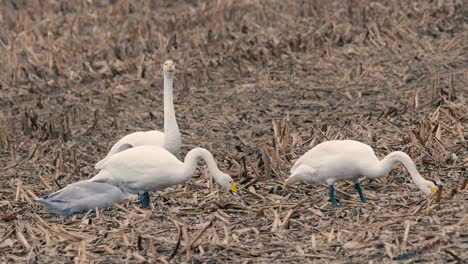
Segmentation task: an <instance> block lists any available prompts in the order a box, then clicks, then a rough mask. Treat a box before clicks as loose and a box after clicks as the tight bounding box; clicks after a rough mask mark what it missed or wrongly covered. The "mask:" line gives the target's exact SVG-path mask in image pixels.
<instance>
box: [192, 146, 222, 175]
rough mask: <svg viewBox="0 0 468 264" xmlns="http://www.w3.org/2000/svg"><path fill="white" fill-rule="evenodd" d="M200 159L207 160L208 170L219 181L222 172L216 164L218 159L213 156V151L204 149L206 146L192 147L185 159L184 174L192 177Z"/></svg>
mask: <svg viewBox="0 0 468 264" xmlns="http://www.w3.org/2000/svg"><path fill="white" fill-rule="evenodd" d="M199 160H203V161H205V163H206V165H207V166H208V170H209V171H210V174H211V175H212V176H213V178H214V179H215V181H217V182H219V177H220V175H221V174H222V172H221V171H220V170H219V169H218V166H217V165H216V161H215V159H214V158H213V155H211V153H210V152H209V151H208V150H206V149H204V148H195V149H192V150H191V151H189V152H188V153H187V156H185V159H184V175H185V177H187V178H191V177H192V176H193V173H194V172H195V169H196V168H197V164H198V161H199Z"/></svg>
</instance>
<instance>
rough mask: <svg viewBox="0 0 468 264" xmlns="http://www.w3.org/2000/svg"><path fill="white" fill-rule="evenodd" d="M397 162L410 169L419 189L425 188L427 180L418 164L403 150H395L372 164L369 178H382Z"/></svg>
mask: <svg viewBox="0 0 468 264" xmlns="http://www.w3.org/2000/svg"><path fill="white" fill-rule="evenodd" d="M396 162H400V163H401V164H403V166H405V168H406V170H408V172H409V174H410V175H411V178H413V181H414V183H415V184H416V186H418V188H419V189H421V190H423V184H424V182H426V180H425V179H424V178H423V177H421V175H420V174H419V172H418V170H417V169H416V165H414V162H413V160H412V159H411V158H410V157H409V156H408V155H407V154H406V153H404V152H401V151H394V152H392V153H390V154H388V155H387V156H385V158H384V159H383V160H381V161H378V162H376V163H375V165H371V166H370V167H369V168H368V171H367V175H365V176H366V177H368V178H381V177H384V176H385V175H387V174H388V172H389V171H390V170H391V169H392V165H393V164H395V163H396Z"/></svg>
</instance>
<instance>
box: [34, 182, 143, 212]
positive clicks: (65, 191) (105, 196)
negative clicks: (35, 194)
mask: <svg viewBox="0 0 468 264" xmlns="http://www.w3.org/2000/svg"><path fill="white" fill-rule="evenodd" d="M134 196H135V195H133V194H129V193H125V192H123V191H122V190H121V189H120V188H118V187H115V186H113V185H110V184H106V183H99V182H89V181H79V182H75V183H72V184H69V185H68V186H66V187H65V188H62V189H60V190H58V191H56V192H53V193H51V194H49V195H48V196H46V197H44V198H39V199H37V201H38V202H39V203H40V204H42V205H43V206H45V207H46V208H48V209H49V210H51V211H52V212H53V213H55V214H56V215H73V214H77V213H82V212H86V211H88V210H89V209H94V208H108V207H111V206H112V205H113V204H114V203H119V202H121V201H123V200H125V199H128V198H132V197H134Z"/></svg>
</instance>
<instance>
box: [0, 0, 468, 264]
mask: <svg viewBox="0 0 468 264" xmlns="http://www.w3.org/2000/svg"><path fill="white" fill-rule="evenodd" d="M76 2H77V3H76V4H75V5H74V4H72V3H71V2H69V1H65V0H55V1H52V0H51V1H35V0H33V1H2V2H1V4H0V5H1V6H0V24H1V27H0V42H1V45H0V95H1V96H0V125H1V127H0V128H1V129H0V167H1V173H0V177H1V178H0V218H1V221H0V262H2V263H12V262H28V263H29V262H39V263H51V262H57V263H72V262H75V263H88V262H91V263H109V262H114V263H122V262H144V261H148V262H149V261H157V262H163V263H165V262H169V261H171V262H182V261H189V262H191V263H286V262H296V263H305V262H314V263H315V262H317V263H344V262H346V263H367V262H369V263H370V262H372V263H382V262H384V263H386V262H392V261H401V262H404V263H409V262H427V263H430V262H438V263H462V262H465V261H466V259H467V258H468V250H467V247H468V219H467V216H466V201H467V197H468V193H467V187H466V185H467V169H466V168H467V165H468V157H467V153H468V150H467V142H466V138H467V135H468V131H467V129H468V122H467V120H468V104H467V97H468V41H466V40H467V39H468V5H467V4H466V2H465V1H459V0H453V1H451V0H447V1H409V0H408V1H406V0H403V1H390V0H389V1H367V0H348V1H338V0H337V1H325V0H322V1H318V0H317V1H280V0H271V1H264V0H257V1H247V0H243V1H200V2H196V1H151V3H150V4H149V3H146V2H145V4H141V3H140V1H128V0H118V1H105V0H96V1H76ZM78 2H79V3H78ZM109 2H110V3H109ZM166 59H172V60H174V61H175V63H176V75H175V89H174V90H175V91H174V92H175V107H176V113H177V119H178V123H179V126H180V129H181V132H182V140H183V154H182V155H181V157H184V154H185V153H186V152H187V151H188V150H190V149H192V148H193V147H195V146H201V147H205V148H207V149H209V150H211V151H212V153H213V154H214V155H215V157H216V159H217V160H218V163H219V165H220V167H221V168H222V169H223V170H224V171H227V172H229V173H230V174H231V175H232V176H233V178H234V179H235V181H236V182H237V183H238V185H239V187H240V191H239V195H231V194H229V193H223V192H219V191H218V187H217V186H216V184H213V183H212V182H211V181H210V180H209V176H208V173H204V170H203V169H200V170H199V172H198V173H197V174H196V176H195V177H194V179H192V180H191V181H190V182H189V183H188V184H186V185H184V186H177V187H174V188H169V189H167V190H165V191H163V192H161V193H157V194H156V193H153V194H151V195H152V199H153V204H152V209H151V210H148V211H145V210H141V209H139V208H138V203H137V201H127V202H125V203H122V204H120V205H116V206H114V207H113V208H112V209H111V210H102V211H98V212H97V213H95V212H94V211H93V212H89V213H87V214H83V215H77V216H74V217H69V218H63V217H56V216H54V215H53V214H51V213H50V212H49V211H47V210H46V209H45V208H43V207H41V206H40V205H38V204H36V203H35V202H34V197H35V196H38V197H41V196H44V195H46V194H48V193H50V192H52V191H54V190H57V189H58V188H59V186H62V187H63V186H65V185H67V184H69V183H73V182H76V181H79V180H83V179H87V178H89V177H91V176H92V175H94V174H95V173H96V171H95V170H94V168H93V165H94V164H95V163H96V162H97V161H98V160H99V159H100V158H102V157H104V156H105V154H106V152H107V150H108V149H109V147H110V146H111V145H112V144H113V143H114V142H115V141H116V140H117V139H119V138H120V137H121V136H123V135H125V134H128V133H130V132H134V131H138V130H150V129H153V128H158V129H162V121H163V107H162V71H161V65H162V62H163V61H164V60H166ZM344 138H348V139H356V140H360V141H363V142H365V143H368V144H370V145H371V146H372V147H374V148H375V150H376V153H377V155H378V156H379V157H383V156H384V155H386V154H388V153H389V152H390V151H394V150H401V151H405V152H407V153H408V154H409V155H410V156H411V157H412V158H413V159H414V160H415V163H416V165H417V167H418V169H419V170H420V172H421V174H422V175H423V177H425V178H427V179H431V180H433V181H435V182H436V183H437V184H439V185H440V186H442V191H441V192H439V193H438V194H437V195H436V196H434V197H430V198H426V197H424V195H423V194H422V193H421V192H420V191H419V190H418V189H417V188H416V186H415V185H414V183H413V182H412V180H411V178H410V176H409V175H408V173H407V172H406V171H405V170H404V169H403V168H402V167H401V166H396V167H395V169H394V170H393V171H392V172H391V173H390V174H389V175H388V177H385V178H383V179H380V180H372V181H369V180H365V181H364V182H363V184H362V185H363V188H364V193H365V194H366V196H367V198H368V203H367V204H361V203H360V202H359V198H358V195H357V193H356V191H355V190H354V188H352V185H351V184H350V183H348V182H341V183H339V184H337V189H338V191H337V192H338V193H337V196H338V198H339V200H340V202H341V203H342V204H344V207H343V208H340V209H335V208H332V207H331V206H330V203H329V200H328V192H327V188H326V186H321V185H316V184H315V185H313V184H302V185H297V186H293V187H292V188H289V189H285V188H283V182H284V180H285V179H286V177H288V175H289V168H290V167H291V166H292V164H293V162H294V161H295V160H296V159H297V158H298V157H299V156H300V155H301V154H303V153H304V152H305V151H307V150H308V149H310V148H311V147H312V146H314V145H315V144H317V143H319V142H322V141H324V140H330V139H344ZM202 168H203V167H202ZM178 241H179V242H180V245H179V247H178V248H177V245H178ZM175 249H177V251H176V252H175ZM174 252H175V253H174ZM171 257H172V259H171Z"/></svg>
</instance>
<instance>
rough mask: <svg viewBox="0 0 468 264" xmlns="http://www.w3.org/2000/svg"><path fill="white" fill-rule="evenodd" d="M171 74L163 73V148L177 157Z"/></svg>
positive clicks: (177, 137) (176, 132)
mask: <svg viewBox="0 0 468 264" xmlns="http://www.w3.org/2000/svg"><path fill="white" fill-rule="evenodd" d="M173 82H174V74H173V73H164V137H165V142H164V145H165V146H164V148H165V149H167V150H168V151H169V152H171V153H172V154H174V155H177V154H178V152H179V149H180V145H181V139H180V132H179V126H178V125H177V121H176V115H175V109H174V99H173Z"/></svg>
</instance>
